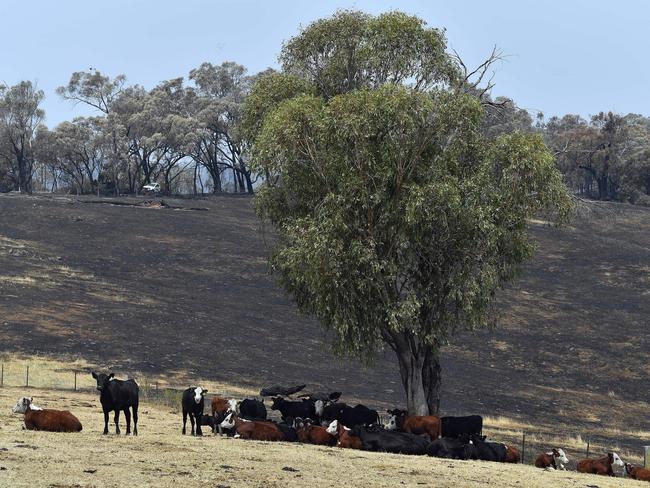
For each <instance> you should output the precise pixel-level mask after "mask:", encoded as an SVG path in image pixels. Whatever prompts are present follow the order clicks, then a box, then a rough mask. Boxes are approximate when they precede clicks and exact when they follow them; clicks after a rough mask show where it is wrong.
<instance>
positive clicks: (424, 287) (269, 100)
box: [245, 12, 571, 408]
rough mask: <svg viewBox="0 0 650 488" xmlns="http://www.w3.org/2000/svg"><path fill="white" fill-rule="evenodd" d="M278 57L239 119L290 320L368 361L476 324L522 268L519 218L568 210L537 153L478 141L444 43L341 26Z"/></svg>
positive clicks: (534, 147) (413, 30) (480, 127)
mask: <svg viewBox="0 0 650 488" xmlns="http://www.w3.org/2000/svg"><path fill="white" fill-rule="evenodd" d="M280 59H281V61H282V64H283V67H284V70H285V73H284V74H273V75H270V76H267V77H264V78H262V79H260V80H258V82H257V83H256V84H255V85H254V86H253V88H252V92H251V95H250V96H249V98H248V100H247V103H246V109H245V113H246V114H248V119H247V121H246V124H247V127H249V130H248V132H247V134H248V135H249V137H251V138H252V140H253V143H254V144H253V152H252V161H251V165H252V167H253V169H254V170H256V171H259V172H262V173H264V174H266V175H267V180H266V182H265V184H264V185H263V186H262V187H261V188H260V191H259V192H258V195H257V198H256V208H257V210H258V212H259V214H260V215H261V216H262V217H264V218H267V219H268V220H269V221H270V222H271V223H272V224H273V225H274V227H276V229H277V230H278V231H279V234H280V236H281V240H280V244H279V246H278V247H277V248H276V249H275V252H274V254H273V256H272V266H273V268H274V270H275V271H277V273H278V275H279V277H280V279H281V281H282V284H283V285H284V287H285V288H286V289H287V290H288V291H289V292H290V293H291V294H292V295H293V296H294V297H295V299H296V301H297V303H298V305H299V306H300V308H301V309H302V310H303V311H305V312H307V313H309V314H313V315H314V316H316V317H317V318H318V319H319V320H320V321H321V323H322V324H323V325H324V326H325V327H327V328H329V329H331V330H333V331H335V332H336V334H335V335H336V338H337V341H336V346H337V349H338V350H339V351H340V352H348V353H350V354H353V355H355V356H362V357H365V358H370V357H372V355H373V353H375V352H376V351H377V350H378V349H380V348H381V347H382V346H383V344H384V343H386V342H387V343H388V344H389V345H390V346H391V347H392V348H393V349H395V350H396V351H397V350H398V349H400V346H399V344H398V342H400V340H401V339H400V338H409V339H408V340H409V341H411V344H413V345H412V346H411V347H410V350H411V353H410V354H414V355H415V356H414V357H419V356H418V354H420V353H419V352H418V351H420V350H423V351H424V350H426V349H421V347H420V346H418V344H420V345H421V346H422V347H424V348H426V347H433V348H434V350H437V347H439V346H440V345H442V344H445V343H446V342H447V341H448V339H449V337H450V336H451V335H452V334H453V332H454V331H456V330H458V329H460V328H462V329H474V328H477V327H482V326H486V325H488V324H489V323H490V322H491V319H492V317H493V316H492V314H491V305H492V303H493V300H492V299H493V297H494V294H495V292H496V290H497V289H498V288H499V287H501V286H502V285H503V284H504V283H505V282H507V281H509V280H511V279H512V278H513V277H514V276H515V275H516V272H517V270H518V268H519V265H520V264H521V263H522V262H524V261H526V260H527V259H529V258H530V257H531V254H532V250H533V245H532V243H531V241H530V239H529V237H528V234H527V232H526V221H527V219H529V218H531V217H533V216H536V215H537V214H538V213H540V212H544V211H546V212H548V213H549V218H551V219H555V220H558V221H560V220H562V219H564V218H565V217H566V216H567V214H568V212H569V210H570V207H571V203H570V198H569V195H568V193H567V191H566V188H565V186H564V185H563V183H562V180H561V175H560V174H559V172H558V171H557V170H556V168H555V164H554V160H553V157H552V156H551V154H550V153H549V152H548V151H547V149H546V147H545V145H544V143H543V141H542V139H541V138H540V137H539V136H536V135H533V134H530V133H529V134H523V133H512V134H508V132H509V131H508V130H507V129H506V128H504V127H502V128H500V129H498V130H496V131H493V133H495V134H502V135H499V136H498V137H496V138H494V137H492V138H491V137H489V135H490V131H489V130H486V126H485V114H484V109H483V106H482V104H481V100H480V99H479V98H477V97H475V96H472V95H469V94H467V93H465V91H464V90H462V87H461V86H460V85H459V84H457V83H456V82H457V81H458V70H457V68H456V65H455V63H454V61H453V59H452V58H451V57H449V56H448V55H447V54H446V53H445V41H444V37H443V36H442V33H441V31H439V30H436V29H430V28H427V27H426V26H425V25H424V23H423V22H422V21H421V20H420V19H417V18H415V17H410V16H407V15H405V14H401V13H398V12H391V13H388V14H384V15H381V16H378V17H372V16H369V15H366V14H363V13H359V12H339V13H337V14H336V15H335V16H333V17H332V18H329V19H323V20H319V21H317V22H315V23H313V24H312V25H310V26H309V27H307V28H306V29H305V30H304V31H303V32H301V34H300V35H298V36H297V37H295V38H293V39H291V40H290V41H289V42H288V43H287V44H286V45H285V47H284V49H283V52H282V55H281V56H280ZM510 112H512V114H513V115H512V116H511V117H510V119H513V120H514V119H521V123H519V122H515V123H516V124H519V125H522V124H523V126H525V125H526V124H528V126H530V123H529V120H530V119H529V118H528V119H526V117H524V116H523V115H521V114H519V113H517V112H516V110H515V109H514V108H510ZM404 381H406V380H404ZM405 386H407V385H406V383H405ZM407 389H408V388H407ZM409 408H411V407H409Z"/></svg>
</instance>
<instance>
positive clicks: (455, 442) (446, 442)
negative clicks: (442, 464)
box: [427, 436, 469, 459]
mask: <svg viewBox="0 0 650 488" xmlns="http://www.w3.org/2000/svg"><path fill="white" fill-rule="evenodd" d="M467 444H469V436H460V437H442V438H440V439H436V440H435V441H432V442H431V443H430V444H429V446H428V447H427V454H428V455H429V456H434V457H439V458H447V459H467V450H466V446H467Z"/></svg>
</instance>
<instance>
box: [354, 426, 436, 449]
mask: <svg viewBox="0 0 650 488" xmlns="http://www.w3.org/2000/svg"><path fill="white" fill-rule="evenodd" d="M350 434H351V435H354V436H357V437H359V439H361V448H362V449H364V450H366V451H378V452H391V453H394V454H414V455H418V454H426V452H427V447H428V446H429V443H430V441H429V440H428V439H426V438H424V437H423V436H420V435H416V434H409V433H408V432H395V431H390V430H384V429H382V428H381V427H376V426H371V427H363V426H357V427H354V428H353V429H352V430H351V432H350Z"/></svg>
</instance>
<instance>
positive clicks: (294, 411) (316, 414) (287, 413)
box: [271, 397, 323, 423]
mask: <svg viewBox="0 0 650 488" xmlns="http://www.w3.org/2000/svg"><path fill="white" fill-rule="evenodd" d="M271 410H279V411H280V416H281V417H282V420H284V421H285V422H287V423H291V422H293V419H295V418H296V417H300V418H303V419H312V420H314V421H316V422H320V417H321V415H322V414H323V402H322V401H320V400H318V401H315V402H314V401H311V400H302V401H298V402H292V401H289V400H285V399H284V398H282V397H274V398H273V404H272V405H271Z"/></svg>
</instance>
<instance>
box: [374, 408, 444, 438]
mask: <svg viewBox="0 0 650 488" xmlns="http://www.w3.org/2000/svg"><path fill="white" fill-rule="evenodd" d="M388 413H390V414H391V417H390V420H389V421H388V424H387V425H386V430H397V431H401V432H409V433H410V434H419V435H427V436H429V439H431V440H432V441H434V440H436V439H438V438H439V437H440V431H441V428H442V424H441V422H440V417H436V416H435V415H406V412H405V411H404V410H389V411H388Z"/></svg>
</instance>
